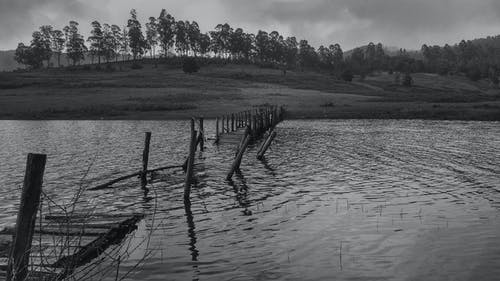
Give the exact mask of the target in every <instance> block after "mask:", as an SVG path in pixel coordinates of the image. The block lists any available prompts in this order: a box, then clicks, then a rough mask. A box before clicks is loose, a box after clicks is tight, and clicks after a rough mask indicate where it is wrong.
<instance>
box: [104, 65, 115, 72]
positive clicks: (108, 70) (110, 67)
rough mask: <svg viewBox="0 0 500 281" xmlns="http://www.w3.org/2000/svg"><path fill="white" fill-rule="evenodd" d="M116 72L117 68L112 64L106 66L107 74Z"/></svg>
mask: <svg viewBox="0 0 500 281" xmlns="http://www.w3.org/2000/svg"><path fill="white" fill-rule="evenodd" d="M115 70H116V69H115V67H114V66H113V65H112V64H110V63H108V64H106V71H107V72H113V71H115Z"/></svg>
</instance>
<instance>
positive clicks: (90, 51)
mask: <svg viewBox="0 0 500 281" xmlns="http://www.w3.org/2000/svg"><path fill="white" fill-rule="evenodd" d="M78 27H79V24H78V23H77V22H75V21H70V22H69V24H68V25H67V26H65V27H64V28H63V29H62V30H59V29H55V28H54V27H52V26H50V25H44V26H41V27H40V28H39V30H38V31H35V32H33V38H32V40H31V42H30V44H29V45H25V44H23V43H19V45H18V47H17V49H16V52H15V60H16V61H17V62H19V63H20V64H23V65H26V66H27V67H28V68H32V69H38V68H42V67H44V66H46V67H51V66H54V63H51V60H54V58H56V59H55V61H56V62H57V66H58V67H61V59H64V58H65V59H66V60H67V64H68V65H73V66H76V65H79V64H81V63H82V62H83V61H84V59H85V58H86V57H90V58H91V59H90V60H91V63H92V64H93V63H97V64H101V63H110V62H116V61H123V60H137V59H140V58H145V57H150V58H152V59H158V60H161V59H168V58H169V57H174V56H175V57H180V58H186V57H190V58H198V59H204V60H207V59H208V60H214V61H224V62H235V63H252V64H256V65H260V66H264V67H274V68H279V69H282V70H283V71H284V72H286V70H287V69H301V70H303V69H306V68H307V69H316V70H319V71H328V72H331V73H332V74H334V75H337V76H338V77H341V78H343V79H345V80H351V79H352V76H353V74H356V75H360V76H361V77H363V76H365V75H368V74H369V73H372V72H374V71H389V72H402V73H406V74H407V75H409V74H410V73H413V72H430V73H438V74H441V75H448V74H455V73H464V74H465V75H467V77H469V78H470V79H471V80H479V79H481V78H488V79H490V80H491V82H492V83H493V84H495V85H498V73H499V70H500V36H496V37H488V38H486V39H480V40H474V41H465V40H464V41H462V42H460V43H458V44H456V45H453V46H450V45H445V46H442V47H441V46H427V45H423V46H422V48H421V51H420V53H421V56H420V58H418V57H415V56H414V55H411V54H410V53H408V52H406V50H403V49H400V50H399V52H396V53H392V54H388V53H387V50H386V49H385V48H384V46H383V45H382V44H380V43H379V44H374V43H369V44H368V45H367V46H363V47H359V48H356V49H354V50H352V51H350V52H349V54H344V52H343V50H342V48H341V46H340V45H339V44H331V45H329V46H320V47H319V48H317V49H316V48H314V47H312V46H311V45H310V44H309V43H308V41H307V40H300V41H299V40H297V38H295V37H286V38H285V37H283V36H282V35H280V34H279V33H278V32H277V31H272V32H270V33H268V32H266V31H262V30H259V31H258V32H257V34H252V33H246V32H245V31H244V30H243V29H241V28H233V27H231V26H230V25H229V24H227V23H226V24H219V25H217V26H216V27H215V30H213V31H210V32H208V33H202V32H201V31H200V28H199V25H198V24H197V23H196V22H195V21H193V22H189V21H183V20H176V19H175V18H174V17H173V16H172V15H170V14H169V13H167V12H166V10H162V11H161V13H160V15H159V17H157V18H156V17H150V18H149V22H147V23H146V24H145V27H144V28H143V26H142V24H141V22H140V21H139V20H138V19H137V12H136V10H131V12H130V18H129V19H128V21H127V24H126V26H124V27H123V28H120V27H119V26H118V25H115V24H113V25H110V24H107V23H104V24H101V23H100V22H98V21H93V22H92V23H91V27H92V29H91V32H90V35H89V36H88V37H87V38H85V37H84V36H83V35H82V34H80V32H79V29H78Z"/></svg>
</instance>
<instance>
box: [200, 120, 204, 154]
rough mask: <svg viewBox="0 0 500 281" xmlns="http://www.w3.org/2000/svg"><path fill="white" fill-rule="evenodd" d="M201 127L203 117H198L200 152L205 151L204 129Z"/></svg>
mask: <svg viewBox="0 0 500 281" xmlns="http://www.w3.org/2000/svg"><path fill="white" fill-rule="evenodd" d="M203 127H204V126H203V117H200V151H204V150H205V129H204V128H203Z"/></svg>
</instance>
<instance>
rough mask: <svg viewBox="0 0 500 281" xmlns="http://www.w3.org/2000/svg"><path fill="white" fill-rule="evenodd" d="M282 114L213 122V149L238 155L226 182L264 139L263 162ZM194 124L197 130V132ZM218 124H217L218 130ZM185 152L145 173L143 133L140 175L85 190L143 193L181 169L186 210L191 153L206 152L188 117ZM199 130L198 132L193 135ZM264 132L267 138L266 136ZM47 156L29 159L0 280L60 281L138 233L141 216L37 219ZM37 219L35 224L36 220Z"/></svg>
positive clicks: (75, 214)
mask: <svg viewBox="0 0 500 281" xmlns="http://www.w3.org/2000/svg"><path fill="white" fill-rule="evenodd" d="M283 117H284V109H283V107H277V106H266V107H262V108H258V109H255V110H249V111H243V112H239V113H233V114H230V115H225V116H222V118H217V119H216V132H215V144H217V145H219V144H230V145H232V144H237V147H236V151H237V152H236V155H235V158H234V161H233V163H232V165H231V167H230V170H229V172H228V174H227V177H226V179H227V180H231V178H232V176H233V174H234V173H235V172H236V171H238V170H239V167H240V164H241V161H242V157H243V155H244V153H245V151H246V148H247V146H248V145H249V143H251V142H256V141H257V140H259V139H261V138H262V137H264V136H265V140H264V141H263V142H262V145H261V146H260V148H259V150H258V152H257V155H256V157H257V159H262V158H263V157H264V154H265V152H266V150H267V149H268V148H269V146H270V145H271V142H272V141H273V139H274V138H275V137H276V132H274V128H275V126H276V125H277V124H278V123H279V122H280V121H282V120H283ZM220 121H221V122H220ZM196 124H198V128H196ZM219 124H220V125H219ZM190 129H191V130H190V142H189V153H188V156H187V158H186V161H185V162H184V164H183V165H173V166H172V165H170V166H165V167H158V168H154V169H149V147H150V143H151V135H152V134H151V132H146V133H145V140H144V149H143V153H142V156H143V157H142V159H143V161H142V167H141V169H140V170H139V171H137V172H135V173H132V174H129V175H124V176H121V177H119V178H116V179H113V180H110V181H108V182H106V183H103V184H100V185H98V186H95V187H92V188H89V189H87V190H89V191H96V190H102V189H106V188H112V186H113V185H114V184H116V183H118V182H120V181H124V180H127V179H131V178H135V177H137V178H139V179H140V183H141V187H142V188H143V189H146V186H147V184H148V178H147V176H148V174H151V173H154V172H157V171H160V170H171V169H181V168H182V169H184V171H185V173H186V176H185V186H184V202H185V206H190V204H191V203H190V192H191V187H192V185H193V183H194V167H195V157H194V155H195V151H196V150H197V148H198V146H199V149H200V151H203V150H204V149H205V147H204V142H205V139H206V134H205V129H204V119H203V118H192V119H191V126H190ZM196 129H198V130H196ZM266 132H267V134H266ZM45 164H46V155H43V154H29V155H28V159H27V164H26V173H25V179H24V186H23V190H22V196H21V204H20V209H19V212H18V216H17V222H16V228H15V229H11V230H7V231H4V232H3V233H1V232H0V236H7V237H10V238H12V239H11V240H10V241H9V243H10V246H9V247H10V252H9V254H8V256H7V257H6V258H5V257H4V258H3V260H2V257H1V256H0V277H2V276H5V277H6V279H7V280H8V281H14V280H19V281H21V280H61V279H64V278H66V277H68V276H70V275H71V274H72V273H73V272H74V271H75V269H77V268H79V267H81V266H84V265H85V264H87V263H89V262H90V261H92V260H93V259H95V258H97V257H99V256H100V255H101V254H102V253H103V252H104V251H105V250H106V249H107V248H108V247H110V246H111V245H114V244H118V243H120V242H121V241H122V240H123V239H124V238H125V237H126V236H127V234H129V233H131V232H132V231H134V230H135V229H136V228H137V223H138V222H139V221H140V220H141V219H142V218H143V217H144V215H143V214H118V215H110V214H102V213H96V212H90V213H83V212H79V211H78V210H74V209H73V210H72V211H70V212H63V213H56V214H48V215H45V216H41V215H42V214H41V212H39V211H40V210H39V205H40V198H41V194H42V182H43V174H44V170H45ZM37 216H38V219H37Z"/></svg>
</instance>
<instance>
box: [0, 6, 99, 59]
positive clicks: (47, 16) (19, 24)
mask: <svg viewBox="0 0 500 281" xmlns="http://www.w3.org/2000/svg"><path fill="white" fill-rule="evenodd" d="M92 14H93V15H99V14H100V12H99V11H96V10H95V9H94V8H92V7H91V6H89V5H87V4H86V3H85V2H83V1H78V0H0V38H2V40H1V42H0V49H7V48H9V49H12V48H15V46H16V45H17V43H18V42H20V41H24V42H26V41H29V38H30V35H31V33H32V32H33V31H34V30H36V29H37V28H38V27H39V26H40V25H44V24H51V25H54V26H57V27H58V28H62V26H63V25H64V24H66V23H67V22H68V21H69V20H70V19H76V20H79V19H88V17H89V15H92Z"/></svg>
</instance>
